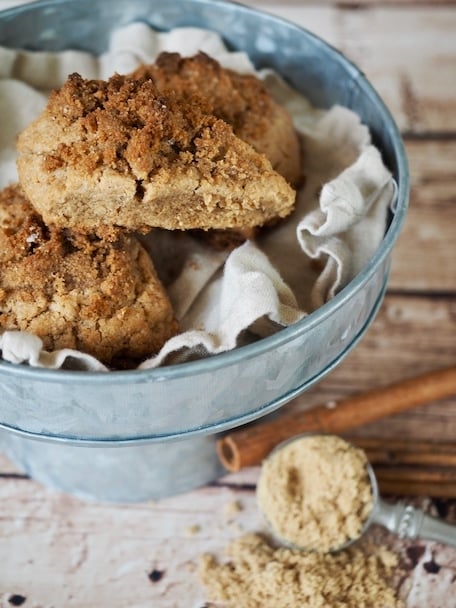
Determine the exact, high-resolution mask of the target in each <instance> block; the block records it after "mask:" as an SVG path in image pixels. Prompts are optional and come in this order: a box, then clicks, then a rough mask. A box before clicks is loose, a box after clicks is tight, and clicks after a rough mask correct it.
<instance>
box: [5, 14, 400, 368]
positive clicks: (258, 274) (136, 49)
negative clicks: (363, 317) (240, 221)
mask: <svg viewBox="0 0 456 608" xmlns="http://www.w3.org/2000/svg"><path fill="white" fill-rule="evenodd" d="M163 50H167V51H178V52H180V53H181V54H183V55H192V54H194V53H196V52H198V51H200V50H202V51H205V52H206V53H208V54H210V55H212V56H213V57H215V58H216V59H218V60H219V61H220V62H221V63H222V65H224V66H226V67H230V68H232V69H236V70H238V71H241V72H243V73H247V72H253V71H254V69H253V66H252V65H251V63H250V61H249V59H248V57H247V56H246V55H245V54H243V53H238V52H236V53H232V52H228V51H227V49H226V48H225V47H224V45H223V43H222V41H221V39H220V37H219V36H218V35H217V34H215V33H213V32H209V31H206V30H201V29H195V28H178V29H176V30H173V31H171V32H169V33H157V32H155V31H154V30H152V29H150V28H149V27H148V26H147V25H145V24H142V23H134V24H131V25H129V26H127V27H124V28H121V29H119V30H118V31H116V32H115V33H114V34H113V36H112V39H111V42H110V48H109V49H108V51H107V52H106V53H104V54H103V55H101V56H100V57H93V56H91V55H89V54H87V53H83V52H79V51H65V52H62V53H57V54H54V53H45V52H26V51H21V50H11V49H4V48H0V115H1V116H2V130H1V131H0V187H3V186H5V185H7V184H8V183H12V182H14V181H16V180H17V175H16V170H15V155H16V153H15V138H16V135H17V133H18V132H19V131H20V130H21V129H22V128H24V127H25V125H26V124H28V122H30V121H31V120H33V119H34V118H35V116H37V115H38V114H39V113H40V111H41V110H42V108H43V107H44V105H45V103H46V98H47V94H48V92H49V90H50V89H52V88H55V87H58V86H60V85H61V84H62V83H63V82H64V81H65V79H66V77H67V75H68V74H69V73H71V72H74V71H78V72H79V73H81V74H82V75H83V76H84V77H86V78H100V77H101V78H107V77H109V76H110V75H111V74H112V73H114V72H116V71H117V72H119V73H127V72H129V71H131V70H133V69H134V68H135V67H137V65H138V64H139V63H141V62H152V61H154V59H155V57H156V56H157V55H158V53H160V52H161V51H163ZM259 76H260V77H261V78H263V79H264V81H265V83H266V84H267V86H268V88H269V89H270V91H271V93H272V94H273V95H274V97H275V98H276V99H277V100H278V101H279V102H280V103H282V104H283V105H284V106H286V107H287V108H288V109H289V111H290V112H291V114H292V116H293V119H294V122H295V125H296V128H297V130H298V132H299V133H300V136H301V138H302V142H303V148H304V151H305V159H304V167H305V175H306V181H305V185H304V186H303V187H302V189H301V190H300V191H299V192H298V198H297V206H296V210H295V212H294V213H293V215H292V216H291V217H290V218H288V219H287V220H286V221H285V222H283V223H282V224H281V225H279V226H277V227H276V228H274V229H272V230H269V231H267V232H265V233H264V234H263V235H262V236H261V237H260V238H259V239H258V241H257V242H252V241H247V242H246V243H244V244H243V245H241V246H240V247H238V248H237V249H235V250H234V251H233V252H231V253H229V254H228V253H226V252H222V253H220V252H214V251H213V250H210V249H208V248H207V247H206V246H204V245H203V244H201V243H199V242H197V241H196V240H195V239H193V238H192V237H190V236H189V235H186V234H176V233H171V232H166V231H155V232H154V237H153V239H152V238H147V236H146V237H144V238H143V239H142V240H143V242H144V244H145V246H146V248H147V249H148V251H149V253H150V255H151V257H152V258H153V260H154V263H155V265H156V267H157V269H158V271H159V273H160V275H161V276H162V277H164V281H165V284H166V286H167V288H168V291H169V294H170V298H171V300H172V302H173V305H174V308H175V311H176V315H177V317H178V319H179V321H180V325H181V333H180V334H179V335H178V336H175V337H174V338H172V339H171V340H169V341H168V342H167V343H166V344H165V345H164V347H163V348H162V350H161V352H160V353H158V354H157V355H156V356H155V357H153V358H151V359H150V360H148V361H146V362H144V363H143V364H142V365H141V366H140V367H141V368H143V369H145V368H150V367H156V366H158V365H162V364H170V363H176V362H180V361H185V360H189V359H194V358H197V357H201V356H207V355H208V354H216V353H220V352H223V351H226V350H229V349H232V348H235V347H236V346H239V345H240V344H244V343H245V342H246V341H248V340H254V339H258V338H259V337H264V336H266V335H269V334H271V333H273V332H275V331H278V330H279V329H280V328H282V327H284V326H287V325H289V324H292V323H294V322H296V321H298V320H299V319H301V318H303V317H304V316H305V315H307V314H309V313H311V312H312V311H313V310H315V309H316V308H317V307H319V306H321V305H322V304H324V302H326V301H328V300H329V299H330V298H331V297H333V296H334V294H335V293H337V291H339V290H340V289H341V288H342V287H344V285H346V284H347V283H348V282H349V281H350V280H351V279H353V277H355V276H356V274H357V273H358V272H359V271H360V270H361V269H362V268H363V266H364V265H365V264H366V263H367V262H368V260H369V259H370V257H371V256H372V254H373V253H374V251H375V250H376V249H377V247H378V245H379V244H380V241H381V239H382V237H383V234H384V232H385V227H386V218H387V211H388V207H389V205H390V204H391V203H392V200H393V198H394V193H395V189H394V183H393V180H392V177H391V175H390V173H389V171H388V170H387V169H386V168H385V166H384V165H383V162H382V159H381V156H380V154H379V152H378V150H377V149H376V148H375V147H373V146H372V144H371V141H370V135H369V132H368V129H367V128H366V127H365V126H364V125H362V124H361V122H360V120H359V118H358V116H357V115H356V114H354V113H353V112H351V111H350V110H348V109H346V108H342V107H333V108H331V109H330V110H328V111H323V110H319V109H315V108H313V107H312V106H311V105H310V104H309V102H308V101H307V100H306V99H305V98H304V97H303V96H301V95H300V94H298V93H297V92H295V91H293V90H291V89H290V88H289V87H288V85H286V84H285V83H284V82H283V81H282V80H281V79H280V78H279V77H278V76H277V75H275V74H274V73H272V72H270V71H267V70H264V71H262V72H261V73H259ZM18 100H20V103H18ZM3 125H5V126H3ZM170 252H172V255H170ZM171 259H172V260H176V263H177V261H179V264H180V272H179V273H178V275H177V278H175V279H174V280H172V281H171V282H169V281H167V279H166V277H169V276H173V274H174V273H175V269H174V270H173V269H170V268H168V266H169V264H170V260H171ZM312 260H319V263H320V266H321V270H320V271H319V272H318V271H317V270H316V265H315V263H312ZM0 349H1V350H2V356H3V358H4V359H5V360H8V361H12V362H15V363H19V362H28V363H29V364H30V365H33V366H43V367H52V368H55V367H61V366H62V365H65V366H66V367H68V366H70V367H71V366H75V367H77V368H82V369H90V370H106V368H105V367H104V366H103V365H102V364H101V363H99V362H97V361H96V360H94V359H93V357H89V356H87V355H85V354H83V353H78V352H76V351H71V350H68V349H66V350H63V351H59V352H54V353H46V352H44V351H43V350H42V343H41V341H40V340H39V339H38V338H36V337H35V336H30V335H27V334H24V333H23V332H4V333H3V335H1V336H0Z"/></svg>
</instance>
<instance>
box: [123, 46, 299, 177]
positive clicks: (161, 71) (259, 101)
mask: <svg viewBox="0 0 456 608" xmlns="http://www.w3.org/2000/svg"><path fill="white" fill-rule="evenodd" d="M133 75H134V76H136V77H142V76H144V75H147V76H150V77H151V78H153V80H154V82H155V84H156V85H157V87H158V89H159V90H160V91H161V92H162V93H163V94H165V95H166V94H167V93H169V92H170V91H173V92H174V93H176V94H177V95H178V96H179V97H182V98H184V99H188V100H190V101H191V100H192V99H195V98H196V99H197V100H199V101H200V102H202V103H203V104H204V107H205V110H206V111H207V112H209V113H211V114H214V116H217V118H221V119H223V120H224V121H225V122H227V123H228V124H230V125H231V126H232V127H233V130H234V133H235V134H236V135H237V136H238V137H240V138H241V139H242V140H244V141H246V142H247V143H249V144H250V145H251V146H252V147H253V148H255V150H256V151H257V152H261V153H263V154H265V155H266V157H267V158H268V159H269V160H270V161H271V164H272V167H273V169H275V170H276V171H277V172H278V173H280V174H281V175H283V176H284V177H285V179H287V181H288V182H289V183H290V184H292V185H293V186H295V187H296V186H297V185H298V184H299V183H300V181H301V177H302V176H301V150H300V142H299V138H298V135H297V133H296V130H295V128H294V125H293V121H292V119H291V116H290V114H289V113H288V112H287V110H286V109H285V108H283V107H282V106H280V105H279V104H278V103H276V102H275V101H274V99H273V98H272V97H271V95H270V93H269V92H268V90H267V89H266V87H265V86H264V84H263V82H262V81H261V80H260V79H258V78H257V77H256V76H254V75H251V74H239V73H237V72H235V71H233V70H229V69H226V68H223V67H222V66H221V65H220V64H219V63H218V61H216V60H215V59H213V58H211V57H209V56H208V55H206V54H205V53H198V54H197V55H195V56H193V57H181V55H180V54H179V53H167V52H164V53H161V54H160V55H159V56H158V58H157V60H156V62H155V63H154V64H152V65H144V66H141V67H139V68H138V69H137V70H136V71H135V72H133Z"/></svg>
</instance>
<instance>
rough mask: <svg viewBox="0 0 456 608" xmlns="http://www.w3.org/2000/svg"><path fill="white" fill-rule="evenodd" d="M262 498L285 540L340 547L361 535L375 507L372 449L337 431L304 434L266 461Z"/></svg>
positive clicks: (306, 545) (314, 547) (262, 505)
mask: <svg viewBox="0 0 456 608" xmlns="http://www.w3.org/2000/svg"><path fill="white" fill-rule="evenodd" d="M257 498H258V504H259V507H260V509H261V510H262V512H263V513H264V515H265V516H266V518H267V520H268V522H269V523H270V525H271V527H272V529H273V531H274V532H275V533H276V534H277V535H278V536H279V537H280V538H281V539H283V540H284V541H286V542H289V543H292V544H293V545H296V546H299V547H303V548H306V549H310V550H316V551H322V552H325V551H329V550H331V549H337V548H339V547H341V546H342V545H343V544H344V543H346V542H347V541H349V540H351V539H354V538H357V537H358V536H359V535H360V533H361V531H362V529H363V526H364V524H365V522H366V520H367V519H368V517H369V515H370V513H371V511H372V508H373V497H372V488H371V483H370V479H369V475H368V472H367V459H366V455H365V454H364V452H363V451H362V450H360V449H358V448H355V447H354V446H352V445H351V444H349V443H348V442H346V441H345V440H343V439H342V438H340V437H336V436H333V435H307V436H302V437H299V438H298V439H295V440H292V441H290V442H288V443H287V444H285V445H284V446H283V447H281V448H280V449H278V450H276V451H274V452H273V453H272V454H271V456H270V457H269V458H267V459H266V460H265V461H264V463H263V466H262V470H261V475H260V479H259V481H258V486H257Z"/></svg>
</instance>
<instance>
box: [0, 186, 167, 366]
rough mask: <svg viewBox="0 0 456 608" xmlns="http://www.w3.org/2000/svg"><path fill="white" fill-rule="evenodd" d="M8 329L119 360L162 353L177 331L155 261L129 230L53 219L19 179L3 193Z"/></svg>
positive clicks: (1, 313)
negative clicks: (84, 228)
mask: <svg viewBox="0 0 456 608" xmlns="http://www.w3.org/2000/svg"><path fill="white" fill-rule="evenodd" d="M0 266H1V273H0V329H1V330H21V331H28V332H30V333H32V334H35V335H36V336H38V337H39V338H41V339H42V341H43V344H44V348H45V349H46V350H50V351H52V350H56V349H61V348H72V349H77V350H80V351H83V352H86V353H88V354H90V355H93V356H95V357H97V358H98V359H99V360H100V361H102V362H104V363H106V364H108V365H113V366H117V363H118V362H120V361H121V362H122V363H121V366H128V361H129V362H130V366H133V365H134V364H135V363H136V365H137V362H138V360H141V359H142V358H144V357H146V356H151V355H152V354H154V353H155V352H157V351H158V350H159V349H160V348H161V346H162V345H163V344H164V342H166V340H167V339H168V338H170V337H171V336H172V335H174V334H175V333H176V332H177V330H178V326H177V322H176V321H175V319H174V314H173V310H172V307H171V304H170V302H169V299H168V296H167V295H166V293H165V291H164V289H163V287H162V285H161V283H160V282H159V280H158V278H157V276H156V273H155V270H154V267H153V265H152V262H151V260H150V258H149V256H148V254H147V253H146V251H145V250H144V249H143V247H142V246H141V245H140V244H139V242H138V241H137V240H136V239H135V238H133V237H131V236H129V235H125V234H122V233H120V232H118V231H117V232H116V231H115V230H111V231H110V232H109V234H107V236H106V237H105V238H101V237H100V236H95V235H86V234H80V233H77V232H73V231H70V230H66V229H63V230H62V229H59V228H56V227H55V226H46V225H45V224H44V223H43V220H42V219H41V217H40V216H39V215H38V214H37V213H36V212H35V211H34V209H33V208H32V207H31V205H30V203H29V201H28V200H27V199H26V197H25V196H24V194H23V192H22V190H21V189H20V187H19V186H11V187H9V188H6V189H5V190H3V191H2V192H0Z"/></svg>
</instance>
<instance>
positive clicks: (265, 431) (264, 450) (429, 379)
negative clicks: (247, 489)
mask: <svg viewBox="0 0 456 608" xmlns="http://www.w3.org/2000/svg"><path fill="white" fill-rule="evenodd" d="M454 394H456V367H450V368H448V369H444V370H440V371H435V372H430V373H427V374H424V375H422V376H418V377H415V378H411V379H409V380H404V381H402V382H398V383H395V384H392V385H390V386H387V387H384V388H378V389H375V390H372V391H369V392H367V393H363V394H358V395H354V396H352V397H349V398H347V399H345V400H343V401H340V402H337V403H336V404H334V405H332V406H331V407H328V405H326V404H324V405H320V406H318V407H316V408H314V409H312V410H308V411H304V412H291V413H286V414H282V415H281V416H279V417H278V418H277V419H275V420H273V421H271V422H263V423H256V424H254V425H249V426H246V427H241V428H240V429H239V430H236V431H232V432H231V433H229V434H228V435H225V436H224V437H223V438H222V439H220V440H219V441H218V442H217V453H218V456H219V458H220V461H221V462H222V464H223V465H224V466H225V468H226V469H228V470H229V471H231V472H235V471H239V470H240V469H242V468H243V467H246V466H252V465H256V464H260V462H261V461H262V460H263V458H265V456H267V454H268V453H269V452H270V451H271V450H272V449H273V448H274V447H275V446H276V445H277V444H278V443H280V442H281V441H284V440H285V439H288V438H289V437H292V436H293V435H297V434H299V433H308V432H323V433H341V432H343V431H346V430H348V429H351V428H354V427H357V426H361V425H363V424H366V423H368V422H373V421H374V420H378V419H380V418H383V417H386V416H391V415H393V414H397V413H399V412H403V411H405V410H408V409H411V408H413V407H416V406H418V405H423V404H425V403H429V402H431V401H435V400H438V399H443V398H445V397H449V396H451V395H454Z"/></svg>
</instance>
